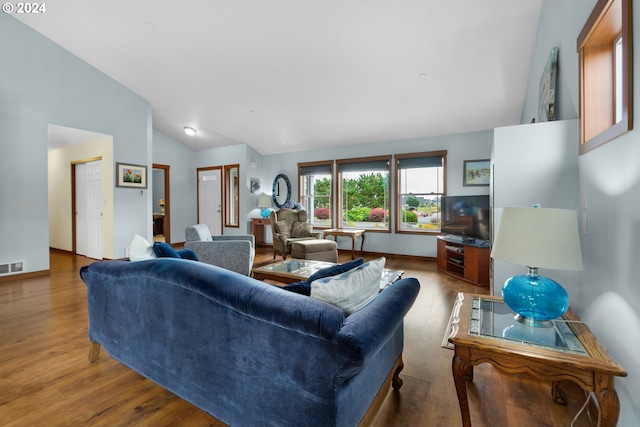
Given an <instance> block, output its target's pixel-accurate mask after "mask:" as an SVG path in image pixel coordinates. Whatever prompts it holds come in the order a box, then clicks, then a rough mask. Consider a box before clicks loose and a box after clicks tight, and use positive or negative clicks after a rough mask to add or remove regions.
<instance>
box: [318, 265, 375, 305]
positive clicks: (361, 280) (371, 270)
mask: <svg viewBox="0 0 640 427" xmlns="http://www.w3.org/2000/svg"><path fill="white" fill-rule="evenodd" d="M385 262H386V259H385V258H384V257H382V258H378V259H375V260H373V261H369V262H367V263H364V264H362V265H361V266H359V267H356V268H354V269H352V270H349V271H347V272H345V273H341V274H338V275H335V276H331V277H325V278H322V279H318V280H314V281H313V282H311V297H312V298H317V299H320V300H322V301H325V302H328V303H330V304H333V305H335V306H336V307H338V308H340V309H341V310H342V311H344V313H345V314H346V315H347V316H348V315H350V314H353V313H355V312H356V311H358V310H360V309H361V308H362V307H364V306H365V305H367V304H369V302H371V301H372V300H373V299H374V298H375V297H376V295H378V293H379V292H380V278H381V277H382V270H383V269H384V264H385Z"/></svg>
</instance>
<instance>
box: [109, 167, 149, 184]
mask: <svg viewBox="0 0 640 427" xmlns="http://www.w3.org/2000/svg"><path fill="white" fill-rule="evenodd" d="M116 187H125V188H147V167H146V166H142V165H133V164H131V163H116Z"/></svg>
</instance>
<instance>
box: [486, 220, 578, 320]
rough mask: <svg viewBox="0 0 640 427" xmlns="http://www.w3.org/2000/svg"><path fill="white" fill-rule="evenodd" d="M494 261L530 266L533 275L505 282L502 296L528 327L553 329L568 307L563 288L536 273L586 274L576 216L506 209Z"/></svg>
mask: <svg viewBox="0 0 640 427" xmlns="http://www.w3.org/2000/svg"><path fill="white" fill-rule="evenodd" d="M491 257H492V258H494V259H498V260H502V261H507V262H510V263H514V264H522V265H525V266H527V268H528V269H529V273H528V274H526V275H519V276H514V277H511V278H509V279H507V281H506V282H505V283H504V286H503V287H502V297H503V299H504V302H505V304H507V305H508V306H509V308H511V310H513V311H514V312H515V313H516V320H518V321H519V322H521V323H524V324H526V325H529V326H534V327H545V326H550V324H551V322H550V320H552V319H556V318H558V317H560V316H562V315H563V314H564V313H565V311H567V309H568V308H569V296H568V295H567V292H566V291H565V290H564V288H563V287H562V286H561V285H560V284H559V283H557V282H556V281H554V280H552V279H549V278H548V277H544V276H540V275H538V268H550V269H555V270H573V271H577V270H582V253H581V251H580V237H579V236H578V221H577V219H576V212H575V211H572V210H566V209H548V208H539V207H534V208H504V209H503V211H502V219H501V220H500V225H499V226H498V231H497V233H496V239H495V241H494V242H493V245H492V250H491Z"/></svg>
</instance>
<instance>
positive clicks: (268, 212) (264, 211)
mask: <svg viewBox="0 0 640 427" xmlns="http://www.w3.org/2000/svg"><path fill="white" fill-rule="evenodd" d="M269 215H271V209H267V208H263V209H262V210H261V211H260V216H262V218H269Z"/></svg>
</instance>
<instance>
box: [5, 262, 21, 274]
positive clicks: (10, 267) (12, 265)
mask: <svg viewBox="0 0 640 427" xmlns="http://www.w3.org/2000/svg"><path fill="white" fill-rule="evenodd" d="M24 270H25V261H14V262H9V263H3V264H0V276H6V275H7V274H17V273H24Z"/></svg>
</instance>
